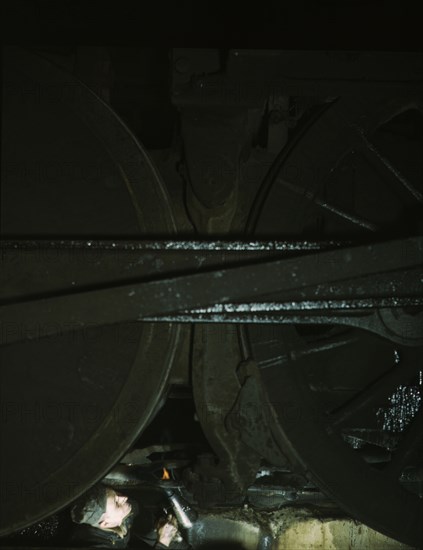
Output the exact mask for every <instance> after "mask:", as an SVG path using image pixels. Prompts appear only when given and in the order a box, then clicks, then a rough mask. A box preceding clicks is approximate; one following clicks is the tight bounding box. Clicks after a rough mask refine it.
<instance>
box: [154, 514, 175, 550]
mask: <svg viewBox="0 0 423 550" xmlns="http://www.w3.org/2000/svg"><path fill="white" fill-rule="evenodd" d="M177 532H178V523H177V521H176V518H175V517H173V516H172V515H171V514H169V515H168V516H167V520H166V523H164V524H162V525H161V527H158V529H157V533H158V535H159V542H160V543H161V544H163V545H164V546H169V544H170V543H171V542H172V541H173V539H174V538H175V536H176V534H177Z"/></svg>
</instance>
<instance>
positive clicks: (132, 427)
mask: <svg viewBox="0 0 423 550" xmlns="http://www.w3.org/2000/svg"><path fill="white" fill-rule="evenodd" d="M3 61H4V63H3V66H4V74H3V84H4V90H3V98H2V99H3V117H2V203H1V209H2V211H1V214H2V217H1V236H2V238H3V239H8V238H9V239H10V238H14V239H16V238H19V239H25V238H33V237H34V235H35V236H37V237H38V238H43V239H63V238H65V239H75V238H79V239H81V238H83V239H92V238H97V239H98V238H101V237H103V238H107V237H109V238H110V237H112V238H113V239H122V238H126V239H128V238H139V237H140V236H142V235H147V234H148V235H155V236H159V235H162V236H164V235H169V234H172V233H174V232H175V223H174V219H173V214H172V210H171V206H170V201H169V200H168V197H167V194H166V191H165V188H164V185H163V183H162V181H161V179H160V177H159V175H158V173H157V171H156V169H155V168H154V166H153V164H152V163H151V161H150V159H149V157H148V156H147V154H146V152H145V151H144V149H143V148H142V147H141V146H140V145H139V143H138V142H137V141H136V139H135V138H134V136H133V135H132V134H131V133H130V131H129V130H128V128H127V127H126V126H125V125H124V124H123V122H122V121H121V120H120V119H119V118H118V117H117V116H116V115H115V113H114V112H113V111H112V110H111V109H110V107H109V106H108V105H107V104H105V103H103V102H102V101H101V100H100V99H99V98H98V97H97V96H96V95H95V94H93V93H92V92H91V91H90V90H89V89H88V88H86V87H85V86H84V85H83V84H82V83H81V82H79V81H77V80H76V79H75V78H74V77H72V75H69V74H67V73H64V72H62V71H61V70H60V69H58V68H57V67H56V66H54V65H53V64H51V63H50V62H48V61H46V60H44V59H42V58H41V57H39V56H38V55H35V54H33V53H30V52H28V51H23V50H18V49H6V50H5V51H4V60H3ZM15 252H16V253H15V254H13V258H11V259H9V260H10V261H11V262H12V263H13V262H14V265H15V269H14V274H15V275H14V277H13V280H11V279H8V280H7V281H4V276H3V281H2V285H1V291H0V292H1V299H2V300H5V299H6V300H7V299H10V298H11V297H13V296H16V295H19V294H20V293H23V294H25V293H27V294H28V293H35V294H37V293H38V294H40V295H45V294H47V295H48V294H52V293H53V294H54V293H55V292H59V291H61V290H67V289H68V290H69V289H71V290H72V289H75V290H76V289H78V288H81V287H84V285H85V286H86V285H91V286H94V287H95V285H96V283H97V284H98V283H99V282H103V284H104V281H105V280H107V279H108V280H109V283H110V284H113V282H115V283H116V282H118V281H122V280H125V279H126V278H131V277H136V276H137V274H139V269H142V266H138V267H137V262H128V263H127V265H126V269H125V271H124V272H123V271H122V266H121V265H119V263H118V262H116V261H115V260H114V259H113V256H109V257H107V253H106V254H100V253H99V255H97V256H96V255H95V254H94V255H91V256H90V257H86V259H85V261H82V262H81V261H79V260H77V258H76V257H75V256H74V255H73V254H72V250H68V253H67V256H66V258H65V261H64V262H62V261H61V260H60V259H59V257H56V258H52V257H50V258H48V257H47V256H46V255H44V254H43V250H38V251H37V250H35V251H34V250H32V251H31V250H26V251H25V250H23V249H22V250H19V249H16V251H15ZM65 255H66V253H65ZM9 260H7V259H6V258H5V257H4V258H3V257H2V262H5V263H4V264H3V266H4V267H5V269H4V270H3V272H4V271H6V272H7V271H8V270H9V272H10V269H11V266H10V264H7V262H9ZM28 266H30V269H29V270H28ZM12 267H13V265H12ZM6 268H7V269H6ZM25 272H26V273H27V275H24V273H25ZM28 273H29V275H28ZM28 322H29V324H31V320H30V319H28ZM28 326H29V325H28ZM56 328H58V329H60V327H56ZM20 329H22V327H20V326H15V325H13V324H12V325H8V324H7V323H6V324H4V325H3V324H2V326H1V331H2V337H4V336H5V335H6V333H7V332H9V333H10V331H19V330H20ZM39 329H41V327H40V326H36V324H34V325H33V326H31V327H30V329H29V333H28V339H26V341H24V342H18V343H14V344H10V345H3V346H1V347H0V361H1V406H2V411H1V413H2V425H1V448H2V457H1V479H0V489H1V498H0V507H1V511H0V534H1V535H6V534H8V533H12V532H14V531H17V530H18V529H21V528H23V527H26V526H28V525H30V524H32V523H34V522H36V521H38V520H41V519H43V518H45V517H47V516H49V515H50V514H52V513H54V512H56V511H58V510H60V509H61V508H63V507H64V506H66V505H67V504H69V503H70V502H71V501H72V500H74V499H75V498H76V497H78V496H79V495H80V494H82V493H83V492H84V491H86V490H87V488H88V487H90V486H91V485H92V484H94V483H95V482H96V481H98V480H99V479H101V478H102V477H103V476H104V475H105V474H106V473H107V471H108V470H109V469H110V468H111V467H112V466H113V465H114V464H115V463H116V462H117V461H118V460H119V459H120V457H121V456H122V455H123V454H124V453H125V451H126V450H127V449H128V448H129V447H130V445H131V444H132V443H133V441H134V440H135V439H136V438H137V437H138V435H139V433H140V431H141V430H142V429H143V427H145V426H146V424H147V423H148V422H149V420H150V419H151V417H152V415H153V413H154V411H155V410H156V409H157V407H158V405H159V404H160V400H161V399H162V396H163V392H164V390H165V388H166V384H167V381H168V376H169V372H170V370H171V367H172V362H173V358H174V354H175V350H176V349H177V344H178V339H179V334H180V328H179V327H178V326H175V325H171V324H169V323H167V324H161V325H158V324H155V325H154V324H151V323H143V324H141V323H123V324H120V325H112V326H108V327H101V326H91V327H86V328H85V329H84V330H73V331H71V332H63V331H62V333H60V332H61V331H60V330H56V334H55V335H54V336H53V337H46V338H40V339H38V338H37V337H36V335H37V332H38V331H39ZM31 333H32V335H31ZM34 335H35V338H34ZM31 338H32V339H31ZM23 340H25V338H23ZM2 341H3V342H4V340H3V338H2Z"/></svg>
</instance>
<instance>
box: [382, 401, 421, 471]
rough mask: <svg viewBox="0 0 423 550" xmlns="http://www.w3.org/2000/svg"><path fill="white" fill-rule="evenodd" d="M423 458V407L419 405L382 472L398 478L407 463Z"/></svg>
mask: <svg viewBox="0 0 423 550" xmlns="http://www.w3.org/2000/svg"><path fill="white" fill-rule="evenodd" d="M422 459H423V408H422V407H420V409H419V410H418V412H417V414H416V416H415V417H414V418H413V420H412V421H411V423H410V425H409V426H408V427H407V428H406V430H405V432H404V437H403V438H402V439H401V440H400V442H399V444H398V447H397V448H396V450H395V452H394V454H393V458H392V460H391V462H389V464H388V465H387V466H386V468H385V469H384V472H386V474H387V475H389V476H390V477H396V478H398V477H399V475H400V474H401V472H402V470H403V469H404V467H405V466H407V465H414V464H413V462H414V461H415V460H420V461H421V460H422Z"/></svg>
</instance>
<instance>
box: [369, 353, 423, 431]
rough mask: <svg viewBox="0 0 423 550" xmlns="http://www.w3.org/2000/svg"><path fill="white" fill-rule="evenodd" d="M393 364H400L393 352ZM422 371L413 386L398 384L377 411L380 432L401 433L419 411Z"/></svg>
mask: <svg viewBox="0 0 423 550" xmlns="http://www.w3.org/2000/svg"><path fill="white" fill-rule="evenodd" d="M394 361H395V364H397V365H398V364H400V363H401V354H400V352H399V351H398V350H395V351H394ZM422 385H423V370H420V371H419V372H418V376H417V377H416V379H415V380H414V383H413V384H410V385H407V384H400V385H399V386H398V387H397V388H396V389H395V391H394V392H393V393H392V394H391V395H390V396H389V397H388V404H387V405H386V406H384V407H381V408H379V409H378V411H377V413H376V415H377V419H378V422H379V424H380V425H381V428H382V430H384V431H387V432H394V433H395V432H403V431H404V430H405V429H406V427H407V426H408V425H409V424H410V422H411V421H412V420H413V418H414V417H415V416H416V414H417V412H418V411H419V409H420V407H421V403H422Z"/></svg>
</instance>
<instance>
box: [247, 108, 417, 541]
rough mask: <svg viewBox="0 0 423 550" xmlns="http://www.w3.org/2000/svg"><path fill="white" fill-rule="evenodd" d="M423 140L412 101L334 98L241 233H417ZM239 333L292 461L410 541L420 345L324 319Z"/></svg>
mask: <svg viewBox="0 0 423 550" xmlns="http://www.w3.org/2000/svg"><path fill="white" fill-rule="evenodd" d="M422 142H423V117H422V105H421V103H419V102H418V101H409V102H404V101H401V100H393V101H390V102H383V101H381V102H376V101H362V102H353V101H352V100H342V99H340V100H337V101H335V102H334V103H333V104H331V105H330V106H328V107H327V108H326V110H325V111H324V112H323V113H322V114H321V115H320V117H319V118H318V119H317V121H315V122H314V123H313V124H312V125H311V127H310V128H309V129H308V130H307V131H305V133H304V135H303V136H302V137H301V138H300V139H298V140H297V142H296V143H295V144H294V146H293V147H292V148H291V149H290V150H289V151H288V153H285V154H284V156H281V157H280V158H279V159H278V160H277V162H276V165H275V166H274V167H273V168H272V170H271V171H270V172H269V177H268V178H267V179H266V181H265V182H264V185H263V188H262V192H261V194H260V195H259V197H258V201H257V204H258V208H257V209H256V210H254V211H253V212H252V216H251V226H250V229H251V230H252V231H254V234H255V235H257V236H260V237H263V236H273V235H287V234H290V235H295V237H296V238H301V237H302V238H304V237H307V236H309V235H310V236H313V238H316V237H321V238H324V239H326V238H332V237H336V238H344V239H347V240H351V241H353V242H362V241H366V240H367V241H369V242H371V241H374V240H383V239H384V238H387V239H389V238H395V236H405V235H421V233H422V226H421V220H422V219H423V217H422V203H423V185H422V177H421V174H422V166H423V164H422V157H421V154H420V152H419V151H421V147H422ZM328 271H330V266H328ZM408 313H409V314H410V315H413V316H415V317H413V319H414V320H416V319H418V318H419V317H418V315H420V316H421V313H420V312H416V311H410V312H408ZM393 314H395V313H393ZM414 325H415V323H414ZM404 330H406V327H405V329H404ZM240 331H241V337H242V340H243V342H244V350H245V354H246V355H250V356H252V357H253V358H254V359H255V361H256V362H257V364H258V366H259V368H260V372H261V380H262V382H263V385H264V388H265V390H266V392H267V397H268V401H269V403H270V405H271V411H272V415H273V418H274V419H275V421H276V428H275V437H276V439H277V441H278V444H279V446H280V448H281V449H282V450H283V452H284V453H285V454H286V455H287V456H288V457H289V459H290V461H291V463H292V465H293V466H294V467H296V468H297V469H299V470H300V471H302V472H303V473H305V474H306V475H307V476H308V477H310V478H311V479H312V480H314V481H315V482H317V484H318V485H319V486H320V487H321V488H322V489H323V490H324V491H326V492H327V493H328V495H330V496H331V497H333V498H334V499H335V500H336V501H337V502H338V503H339V505H340V506H341V507H342V508H344V509H345V510H346V511H347V512H348V513H349V514H351V515H352V517H354V518H357V519H359V520H361V521H363V522H364V523H366V524H368V525H369V526H371V527H373V528H375V529H377V530H379V531H381V532H383V533H384V534H386V535H388V536H392V537H394V538H396V539H398V540H400V541H402V542H404V543H408V544H411V545H414V546H418V545H420V544H421V542H422V540H423V502H422V499H421V497H422V489H421V487H422V485H421V473H422V466H423V410H422V408H421V406H420V404H421V384H422V374H421V369H422V367H423V365H422V358H423V347H419V346H416V345H414V346H406V345H399V344H395V343H393V342H391V341H389V340H387V339H383V338H381V337H379V336H376V335H373V334H371V333H369V332H366V331H364V330H360V329H356V328H354V329H352V328H351V329H348V328H346V327H335V326H328V325H313V326H310V325H297V326H289V327H287V326H282V325H272V326H270V327H269V326H268V325H267V326H266V325H250V326H248V327H246V328H245V329H244V328H241V329H240ZM410 342H411V343H413V342H412V338H410Z"/></svg>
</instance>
